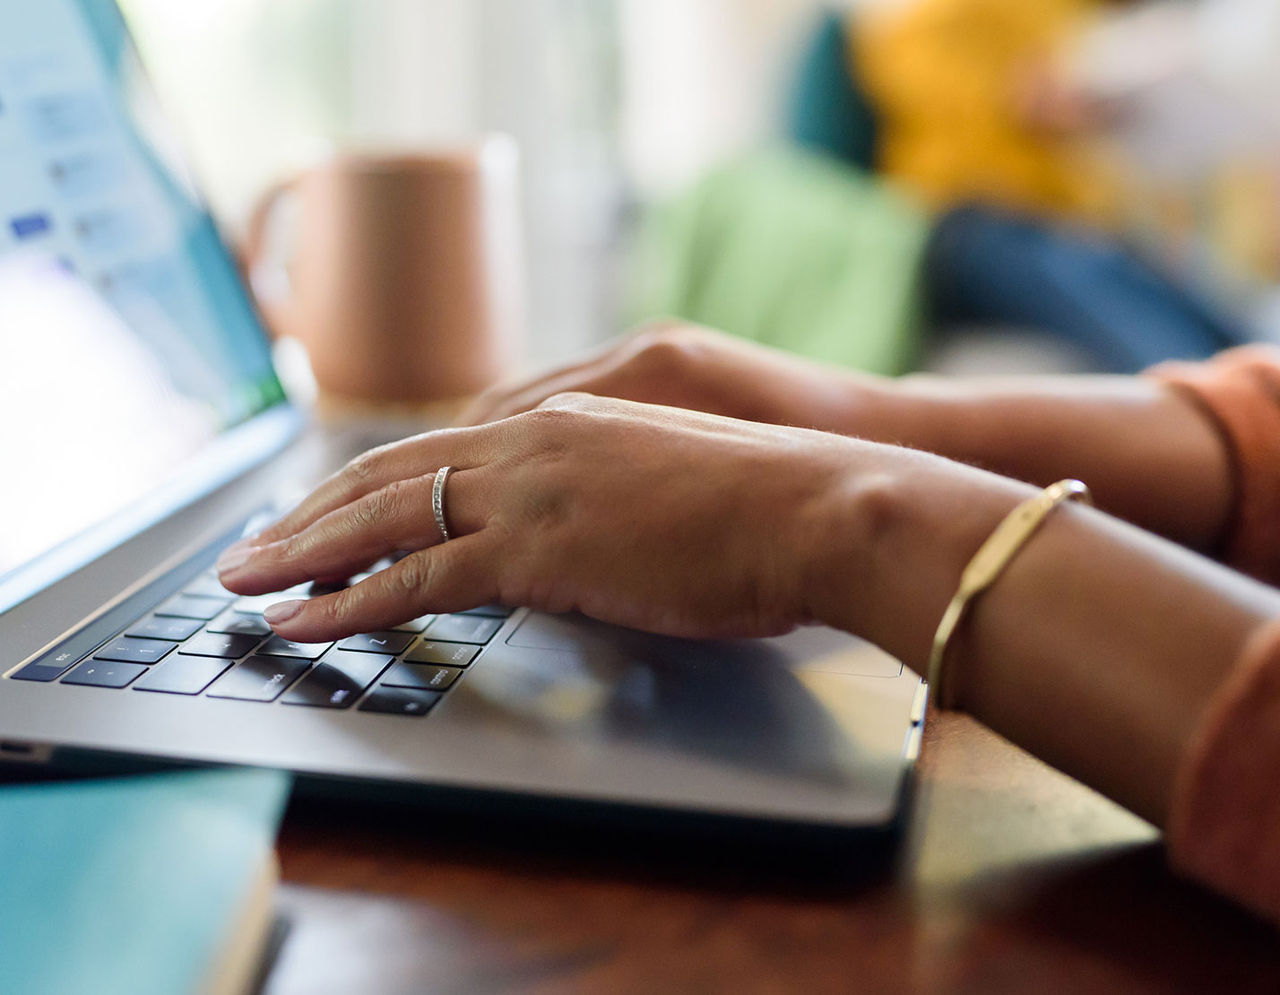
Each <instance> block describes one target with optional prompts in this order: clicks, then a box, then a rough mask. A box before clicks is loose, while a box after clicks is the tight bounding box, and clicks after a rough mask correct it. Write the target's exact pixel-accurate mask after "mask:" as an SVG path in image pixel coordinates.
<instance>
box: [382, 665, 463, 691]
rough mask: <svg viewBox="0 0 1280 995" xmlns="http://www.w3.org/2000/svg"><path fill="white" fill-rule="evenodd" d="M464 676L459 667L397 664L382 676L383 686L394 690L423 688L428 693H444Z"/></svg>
mask: <svg viewBox="0 0 1280 995" xmlns="http://www.w3.org/2000/svg"><path fill="white" fill-rule="evenodd" d="M461 676H462V671H461V670H459V669H458V668H457V667H437V666H430V665H427V666H423V665H422V664H417V663H397V664H396V665H395V666H394V667H392V668H391V669H390V670H388V671H387V672H386V673H385V674H383V675H382V686H383V687H392V688H422V689H424V690H426V691H444V690H445V689H446V688H448V687H450V686H451V685H452V684H453V682H454V681H456V680H457V679H458V678H459V677H461Z"/></svg>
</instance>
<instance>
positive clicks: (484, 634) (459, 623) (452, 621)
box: [424, 615, 503, 646]
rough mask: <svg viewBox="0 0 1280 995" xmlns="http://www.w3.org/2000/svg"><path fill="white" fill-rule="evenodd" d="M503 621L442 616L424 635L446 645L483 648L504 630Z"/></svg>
mask: <svg viewBox="0 0 1280 995" xmlns="http://www.w3.org/2000/svg"><path fill="white" fill-rule="evenodd" d="M502 621H503V620H502V619H500V618H485V617H484V616H481V615H441V616H440V617H439V618H438V619H436V620H435V621H434V622H432V623H431V624H430V625H428V626H427V631H426V632H425V633H424V635H425V636H426V637H427V638H428V639H439V640H441V641H443V642H446V643H472V644H474V645H476V646H483V645H484V644H485V643H487V642H488V641H489V640H490V639H492V638H493V636H494V633H496V632H497V631H498V630H499V629H501V628H502Z"/></svg>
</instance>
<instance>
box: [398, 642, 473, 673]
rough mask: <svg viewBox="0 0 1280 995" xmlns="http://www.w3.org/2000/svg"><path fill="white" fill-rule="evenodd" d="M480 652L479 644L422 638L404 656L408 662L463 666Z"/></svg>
mask: <svg viewBox="0 0 1280 995" xmlns="http://www.w3.org/2000/svg"><path fill="white" fill-rule="evenodd" d="M479 652H480V647H479V646H468V645H466V644H465V643H433V642H432V641H431V640H430V639H424V640H423V641H422V642H420V643H418V645H417V646H415V647H414V648H413V650H412V652H410V653H409V655H408V656H406V657H405V659H406V660H408V661H409V662H410V663H443V664H446V665H448V666H450V667H465V666H467V665H468V664H469V663H470V662H471V661H472V660H474V659H475V658H476V655H477V654H478V653H479Z"/></svg>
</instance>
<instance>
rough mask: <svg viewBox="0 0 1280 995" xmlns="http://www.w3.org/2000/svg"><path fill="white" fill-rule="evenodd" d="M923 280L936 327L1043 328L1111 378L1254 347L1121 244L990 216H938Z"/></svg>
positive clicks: (977, 210) (977, 209) (977, 212)
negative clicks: (1170, 361) (1165, 363)
mask: <svg viewBox="0 0 1280 995" xmlns="http://www.w3.org/2000/svg"><path fill="white" fill-rule="evenodd" d="M924 279H925V287H926V293H927V294H928V297H929V304H930V307H931V313H932V317H933V319H934V320H935V322H938V323H941V324H944V325H945V324H989V325H1001V326H1010V325H1012V326H1016V327H1027V328H1035V329H1039V330H1041V331H1044V332H1048V333H1049V334H1051V335H1055V336H1058V337H1060V338H1062V339H1063V340H1064V341H1065V342H1067V343H1069V344H1071V345H1073V346H1076V347H1078V348H1081V349H1083V350H1085V351H1086V352H1087V353H1088V354H1090V355H1091V356H1092V357H1093V358H1094V359H1095V361H1096V362H1097V364H1098V367H1099V369H1102V370H1106V371H1110V372H1115V373H1136V372H1138V371H1139V370H1142V369H1145V368H1146V367H1148V366H1151V365H1152V364H1154V363H1158V362H1161V361H1163V360H1166V359H1206V358H1208V357H1209V356H1212V355H1214V354H1215V353H1217V352H1221V351H1222V350H1223V349H1227V348H1230V347H1231V346H1235V345H1240V344H1243V343H1244V342H1246V341H1249V339H1250V335H1249V334H1248V332H1247V330H1246V328H1245V326H1244V324H1243V323H1242V322H1239V321H1236V320H1234V319H1233V318H1231V317H1230V316H1229V315H1227V314H1226V313H1224V312H1222V311H1221V310H1220V309H1218V308H1217V307H1216V306H1215V305H1214V304H1212V303H1211V302H1210V301H1208V300H1207V299H1203V298H1201V296H1200V295H1198V294H1197V293H1195V292H1194V291H1193V290H1192V289H1191V288H1190V287H1188V286H1186V285H1185V284H1183V283H1180V282H1177V281H1175V280H1174V279H1173V278H1171V277H1170V276H1166V275H1165V274H1163V273H1162V272H1160V270H1158V269H1157V268H1156V267H1154V266H1152V265H1150V264H1149V263H1147V262H1146V261H1144V260H1143V259H1142V258H1141V257H1140V256H1138V255H1137V254H1136V253H1134V252H1132V251H1131V250H1129V249H1128V248H1126V247H1125V246H1124V245H1122V244H1121V243H1119V242H1117V241H1114V240H1110V239H1108V238H1106V237H1104V236H1100V235H1099V236H1094V235H1090V234H1088V233H1085V232H1083V231H1079V230H1075V229H1071V228H1069V227H1067V226H1064V225H1054V224H1053V223H1051V222H1047V221H1043V220H1039V219H1034V218H1028V217H1024V216H1021V215H1017V214H1013V213H1009V212H1005V211H1000V210H998V209H995V208H989V207H982V206H976V205H974V206H965V207H959V208H956V209H954V210H952V211H950V212H949V213H947V214H945V215H943V216H942V217H941V218H940V219H939V220H938V222H937V225H936V227H935V229H934V232H933V235H932V237H931V240H930V243H929V246H928V248H927V250H926V253H925V261H924Z"/></svg>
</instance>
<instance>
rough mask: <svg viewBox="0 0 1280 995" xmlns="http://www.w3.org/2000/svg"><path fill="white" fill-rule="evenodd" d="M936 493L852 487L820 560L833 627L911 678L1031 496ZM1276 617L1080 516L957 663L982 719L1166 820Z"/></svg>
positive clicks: (1034, 562)
mask: <svg viewBox="0 0 1280 995" xmlns="http://www.w3.org/2000/svg"><path fill="white" fill-rule="evenodd" d="M926 470H927V468H926ZM937 484H938V482H935V481H931V480H929V479H928V473H927V472H925V473H921V472H919V471H918V470H916V471H914V472H911V474H910V475H909V476H907V475H903V476H900V477H891V478H882V479H880V480H878V481H876V482H874V483H873V484H872V485H871V486H870V487H866V488H860V487H858V486H856V485H855V486H854V487H853V488H852V489H851V491H850V492H849V494H847V495H845V497H844V499H843V500H844V502H845V507H844V509H843V516H844V517H843V518H842V519H841V523H840V524H836V525H833V526H832V528H833V529H835V530H837V531H836V533H835V534H836V535H838V536H839V539H838V540H837V541H833V542H832V543H831V546H832V549H833V553H832V554H831V555H830V556H829V557H828V558H827V559H826V560H825V563H824V570H825V572H826V574H827V576H826V577H825V589H826V590H829V591H832V592H839V593H838V594H832V595H825V594H820V595H818V596H817V600H816V602H815V613H816V614H817V615H818V617H819V618H821V619H822V620H823V621H828V622H832V623H834V624H836V625H839V626H841V627H843V628H846V629H850V630H851V631H855V632H858V633H860V634H863V635H865V636H868V637H869V638H871V639H873V640H874V641H875V642H877V643H879V644H880V645H882V646H884V647H885V648H886V649H888V650H889V651H890V652H893V653H895V654H896V655H898V656H900V657H901V658H902V659H903V660H904V661H906V662H907V663H908V665H910V666H912V667H913V668H915V669H916V670H921V669H922V668H923V666H924V660H925V658H926V656H927V653H928V648H929V645H930V642H931V640H932V636H933V632H934V629H935V628H936V626H937V624H938V620H939V619H940V617H941V615H942V612H943V609H944V607H945V605H946V603H947V601H948V600H949V599H950V597H951V596H952V594H953V593H954V592H955V590H956V587H957V586H958V583H959V577H960V573H961V572H962V571H963V569H964V566H965V565H966V564H967V563H968V561H969V559H970V558H971V557H972V556H973V554H974V552H976V550H977V548H978V547H979V546H980V545H981V544H982V542H983V541H984V540H985V538H986V537H987V535H989V534H990V532H991V531H992V530H993V529H994V528H995V526H996V525H997V524H998V523H999V521H1000V520H1001V519H1002V518H1003V517H1004V515H1005V514H1007V513H1008V511H1009V510H1011V509H1012V508H1013V507H1014V506H1015V505H1016V504H1017V503H1018V502H1019V501H1020V500H1023V499H1024V498H1025V497H1027V496H1029V495H1030V494H1033V493H1034V489H1031V488H1021V487H1018V486H1016V485H1011V484H1009V483H1008V482H1005V481H1000V480H997V479H994V478H990V477H987V476H985V475H979V474H974V475H972V476H970V477H966V478H964V479H963V480H961V479H960V478H952V479H951V480H950V481H949V484H950V486H948V487H946V488H939V487H938V486H937ZM833 508H834V505H833ZM837 548H838V552H836V550H837ZM821 583H822V582H821V581H819V582H818V584H815V585H814V587H815V590H819V589H821V588H820V587H819V584H821ZM1276 616H1280V594H1277V592H1275V591H1273V590H1271V589H1270V588H1266V587H1263V586H1262V585H1258V584H1255V583H1253V582H1251V581H1249V580H1247V579H1245V578H1243V577H1241V576H1240V575H1238V574H1235V573H1233V572H1231V571H1229V570H1226V569H1225V568H1222V567H1220V566H1218V565H1217V564H1214V563H1212V562H1210V561H1208V560H1205V559H1204V558H1202V557H1199V556H1197V555H1195V554H1193V553H1189V552H1187V551H1186V550H1183V549H1180V548H1178V547H1176V546H1174V545H1172V544H1170V543H1167V542H1164V541H1162V540H1159V539H1157V538H1155V537H1153V536H1149V535H1146V534H1144V533H1141V532H1139V531H1138V530H1136V529H1134V528H1132V527H1131V526H1127V525H1125V524H1123V523H1120V522H1117V521H1115V520H1113V519H1110V518H1108V517H1107V516H1105V515H1102V514H1100V513H1099V512H1096V511H1093V510H1090V509H1084V508H1080V507H1076V506H1068V507H1063V508H1060V509H1059V510H1057V511H1056V512H1054V513H1053V514H1052V516H1051V517H1050V519H1049V520H1048V521H1047V522H1046V523H1045V526H1044V527H1043V529H1042V530H1041V531H1039V532H1038V533H1036V534H1035V535H1034V536H1033V537H1032V539H1031V540H1030V541H1029V542H1028V543H1027V545H1026V546H1025V547H1024V548H1023V549H1022V551H1021V552H1019V553H1018V555H1017V556H1016V558H1015V559H1014V560H1013V562H1012V564H1011V565H1010V567H1009V569H1008V570H1007V571H1006V572H1005V573H1004V574H1003V575H1002V576H1001V577H1000V579H999V580H998V581H997V582H996V583H995V585H994V586H993V587H992V588H991V589H990V590H988V591H987V592H985V593H984V594H982V595H980V596H979V597H978V599H977V600H976V601H975V602H974V605H973V609H972V612H971V614H970V616H969V617H968V619H967V620H966V621H965V622H964V623H962V625H961V627H960V629H959V630H958V632H957V635H956V638H955V640H954V642H953V643H952V645H951V647H950V649H949V652H948V654H947V658H946V665H947V667H948V668H949V673H950V674H951V680H952V682H953V684H952V686H953V688H954V689H955V690H956V692H957V696H958V700H959V703H960V704H961V706H962V707H964V708H965V709H966V710H968V711H969V712H971V713H972V714H973V715H974V716H976V717H977V718H978V719H980V720H981V721H983V722H985V723H986V724H988V725H990V726H991V727H992V728H993V729H995V730H996V731H997V732H999V733H1001V734H1002V735H1004V736H1006V737H1008V738H1009V739H1010V740H1012V741H1013V742H1015V743H1018V744H1019V745H1021V746H1022V747H1024V748H1025V749H1027V750H1029V751H1031V752H1032V753H1034V754H1036V755H1037V756H1039V757H1041V758H1043V759H1045V760H1046V761H1048V762H1049V763H1051V764H1054V765H1055V766H1057V767H1059V768H1060V769H1062V770H1064V771H1066V772H1067V773H1069V774H1071V775H1073V776H1075V777H1078V778H1079V779H1081V780H1082V781H1084V782H1086V783H1088V784H1090V785H1092V786H1094V787H1096V788H1098V789H1099V790H1101V791H1103V792H1104V793H1106V794H1108V795H1109V796H1111V797H1112V798H1114V799H1116V800H1117V801H1119V802H1120V803H1122V804H1124V805H1126V806H1127V807H1129V808H1131V809H1132V810H1134V811H1136V812H1138V813H1140V814H1142V815H1143V816H1145V817H1147V818H1150V819H1152V820H1153V821H1155V822H1157V823H1163V821H1164V819H1165V817H1166V815H1167V811H1168V804H1169V800H1170V796H1171V792H1172V786H1173V779H1174V774H1175V772H1176V770H1177V768H1178V765H1179V763H1180V762H1181V760H1182V757H1183V755H1184V752H1185V748H1186V745H1187V743H1188V741H1189V738H1190V736H1191V734H1192V732H1193V731H1194V730H1195V728H1196V727H1197V725H1198V723H1199V721H1200V718H1201V716H1202V712H1203V709H1204V706H1205V705H1206V704H1207V702H1208V700H1209V697H1210V695H1211V693H1212V691H1213V690H1214V689H1215V688H1216V687H1217V686H1218V685H1219V684H1220V683H1221V682H1222V681H1223V679H1224V678H1225V677H1226V675H1227V673H1228V671H1229V670H1230V668H1231V667H1232V665H1233V663H1234V662H1235V660H1236V659H1237V657H1238V656H1239V653H1240V650H1241V648H1242V647H1243V645H1244V643H1245V641H1246V640H1247V639H1248V637H1249V635H1250V634H1251V633H1252V632H1254V631H1255V630H1256V628H1257V627H1258V626H1259V625H1260V624H1261V623H1262V622H1263V621H1264V620H1266V619H1268V618H1273V617H1276Z"/></svg>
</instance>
